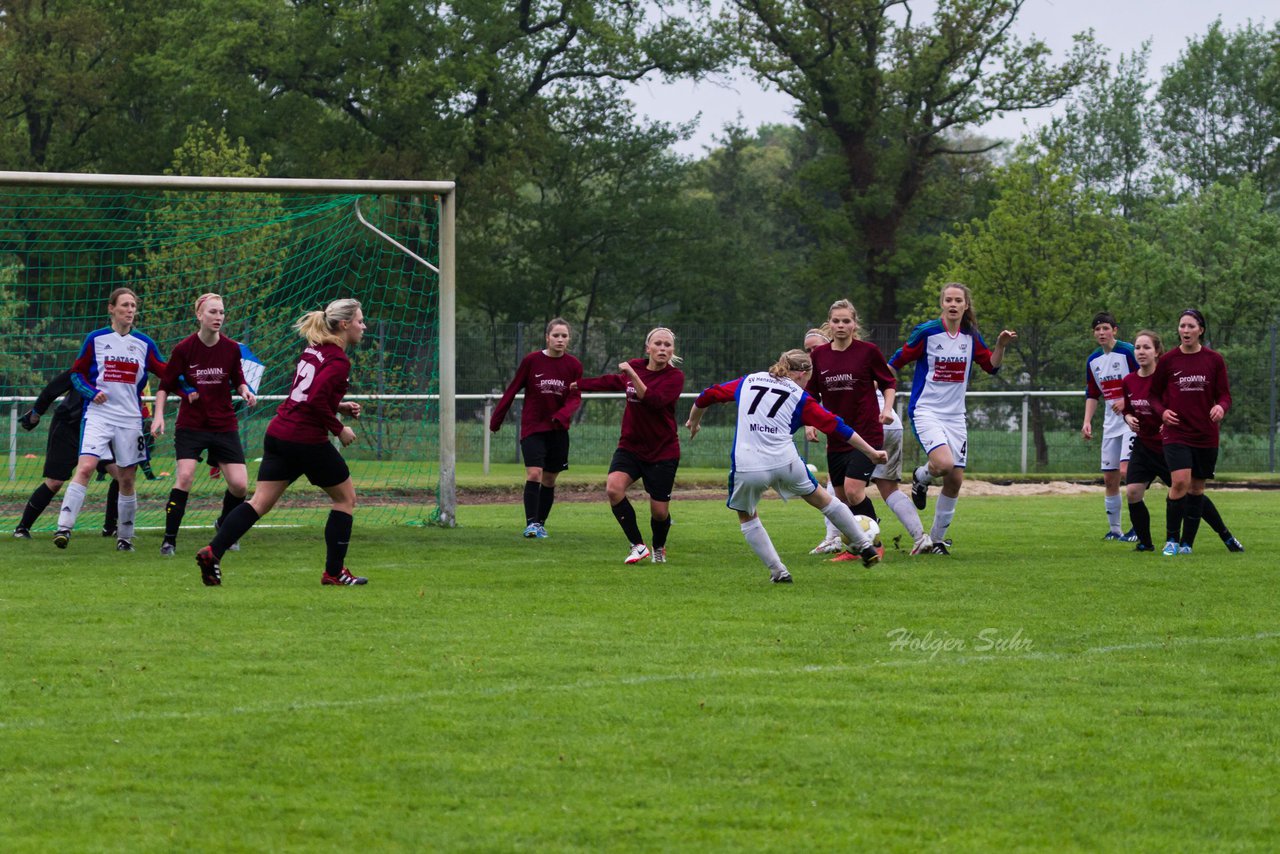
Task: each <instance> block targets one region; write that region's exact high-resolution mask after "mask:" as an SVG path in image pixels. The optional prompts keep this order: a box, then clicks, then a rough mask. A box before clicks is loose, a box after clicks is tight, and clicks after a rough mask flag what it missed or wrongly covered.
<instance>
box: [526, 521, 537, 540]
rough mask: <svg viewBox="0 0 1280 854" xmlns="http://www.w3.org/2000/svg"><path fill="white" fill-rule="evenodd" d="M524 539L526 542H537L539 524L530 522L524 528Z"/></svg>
mask: <svg viewBox="0 0 1280 854" xmlns="http://www.w3.org/2000/svg"><path fill="white" fill-rule="evenodd" d="M524 538H525V539H526V540H535V539H537V538H538V523H537V522H530V523H529V524H528V525H525V527H524Z"/></svg>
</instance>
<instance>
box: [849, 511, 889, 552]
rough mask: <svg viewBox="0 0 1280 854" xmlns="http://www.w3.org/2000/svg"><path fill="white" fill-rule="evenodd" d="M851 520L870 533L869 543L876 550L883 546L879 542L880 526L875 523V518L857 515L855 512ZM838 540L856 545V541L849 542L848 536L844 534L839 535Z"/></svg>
mask: <svg viewBox="0 0 1280 854" xmlns="http://www.w3.org/2000/svg"><path fill="white" fill-rule="evenodd" d="M853 521H855V522H857V523H858V525H859V526H860V527H861V528H862V530H864V531H866V532H867V533H868V534H870V535H871V544H872V545H873V546H875V547H876V549H877V550H878V549H882V548H884V546H882V545H881V544H880V526H879V525H877V524H876V520H875V519H872V518H871V517H870V516H858V515H857V514H855V515H854V517H853ZM840 540H841V541H842V542H843V543H844V544H845V545H846V546H852V545H856V543H851V542H849V538H848V537H846V536H845V535H844V534H841V535H840Z"/></svg>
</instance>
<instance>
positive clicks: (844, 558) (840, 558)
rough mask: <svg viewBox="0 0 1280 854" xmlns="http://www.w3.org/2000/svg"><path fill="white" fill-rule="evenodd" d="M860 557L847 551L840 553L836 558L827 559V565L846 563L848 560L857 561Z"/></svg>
mask: <svg viewBox="0 0 1280 854" xmlns="http://www.w3.org/2000/svg"><path fill="white" fill-rule="evenodd" d="M857 559H858V556H857V555H856V554H855V553H854V552H851V551H848V550H847V549H846V550H845V551H842V552H839V553H838V554H837V555H836V556H835V557H832V558H827V563H844V562H845V561H847V560H857Z"/></svg>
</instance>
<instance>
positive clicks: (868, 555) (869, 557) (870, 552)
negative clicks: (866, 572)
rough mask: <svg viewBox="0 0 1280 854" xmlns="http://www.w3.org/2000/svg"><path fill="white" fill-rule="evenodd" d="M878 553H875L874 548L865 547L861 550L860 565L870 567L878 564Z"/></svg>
mask: <svg viewBox="0 0 1280 854" xmlns="http://www.w3.org/2000/svg"><path fill="white" fill-rule="evenodd" d="M880 557H881V555H880V552H878V551H876V547H875V546H867V547H866V548H865V549H863V550H862V565H863V566H867V567H871V566H875V565H876V564H878V563H879V562H880Z"/></svg>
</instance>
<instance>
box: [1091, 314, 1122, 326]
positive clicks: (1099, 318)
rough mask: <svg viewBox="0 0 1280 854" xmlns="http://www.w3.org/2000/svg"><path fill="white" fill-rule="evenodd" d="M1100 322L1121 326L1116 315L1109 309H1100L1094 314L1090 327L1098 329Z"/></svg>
mask: <svg viewBox="0 0 1280 854" xmlns="http://www.w3.org/2000/svg"><path fill="white" fill-rule="evenodd" d="M1100 323H1108V324H1110V325H1112V326H1115V327H1117V328H1118V327H1119V326H1120V324H1118V323H1116V316H1115V315H1114V314H1112V313H1111V312H1109V311H1100V312H1098V313H1097V314H1095V315H1094V316H1093V323H1091V324H1089V328H1090V329H1097V328H1098V324H1100Z"/></svg>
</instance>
